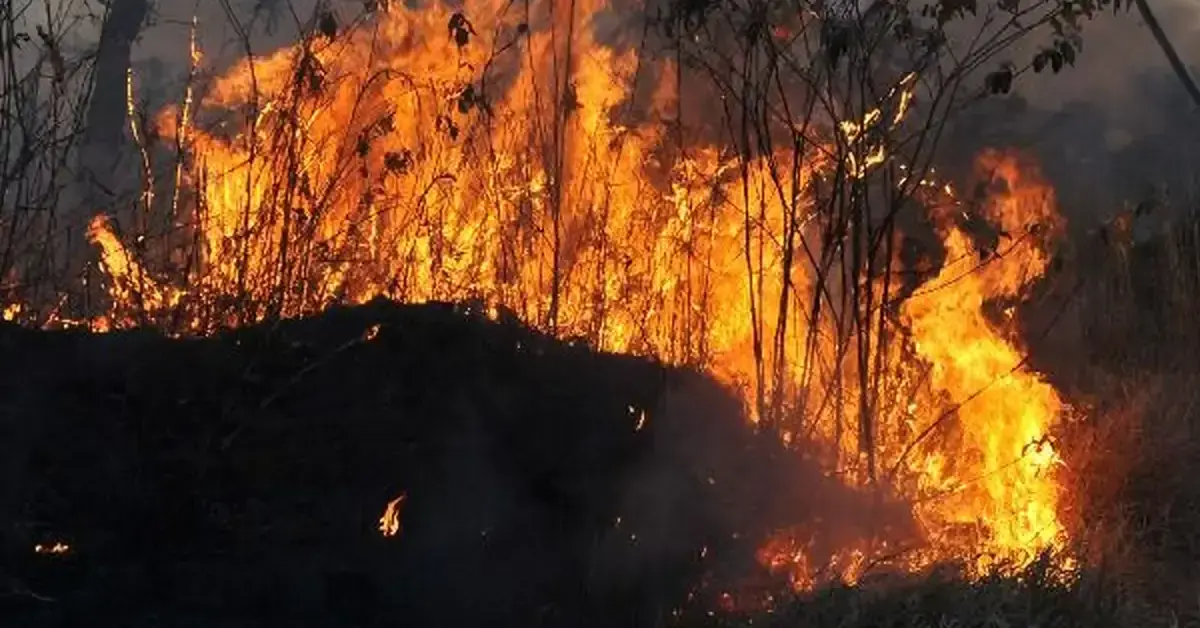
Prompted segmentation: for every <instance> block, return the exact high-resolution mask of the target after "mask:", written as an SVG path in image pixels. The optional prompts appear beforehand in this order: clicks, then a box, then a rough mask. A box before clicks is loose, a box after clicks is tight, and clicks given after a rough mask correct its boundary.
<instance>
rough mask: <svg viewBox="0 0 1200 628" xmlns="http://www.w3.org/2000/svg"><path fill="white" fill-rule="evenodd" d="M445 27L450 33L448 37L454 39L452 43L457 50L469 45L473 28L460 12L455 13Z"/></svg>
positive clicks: (473, 31) (473, 32)
mask: <svg viewBox="0 0 1200 628" xmlns="http://www.w3.org/2000/svg"><path fill="white" fill-rule="evenodd" d="M446 26H447V28H448V29H449V31H450V37H451V38H453V39H454V43H455V44H456V45H457V46H458V47H459V48H462V47H463V46H466V45H467V44H468V43H470V41H471V35H474V34H475V28H474V27H473V26H471V22H470V20H468V19H467V16H465V15H463V13H462V11H455V12H454V15H451V16H450V22H449V23H448V24H447V25H446Z"/></svg>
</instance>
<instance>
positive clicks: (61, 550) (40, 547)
mask: <svg viewBox="0 0 1200 628" xmlns="http://www.w3.org/2000/svg"><path fill="white" fill-rule="evenodd" d="M69 551H71V546H70V545H67V544H66V543H62V542H59V541H55V542H54V543H38V544H37V545H34V546H33V553H35V554H53V555H62V554H66V553H67V552H69Z"/></svg>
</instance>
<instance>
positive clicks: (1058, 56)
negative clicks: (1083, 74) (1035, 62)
mask: <svg viewBox="0 0 1200 628" xmlns="http://www.w3.org/2000/svg"><path fill="white" fill-rule="evenodd" d="M1046 54H1047V55H1049V57H1050V68H1051V69H1052V70H1054V73H1055V74H1058V72H1059V71H1060V70H1062V67H1063V56H1062V53H1061V52H1059V51H1057V50H1050V51H1048V52H1047V53H1046Z"/></svg>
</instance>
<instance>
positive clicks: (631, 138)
mask: <svg viewBox="0 0 1200 628" xmlns="http://www.w3.org/2000/svg"><path fill="white" fill-rule="evenodd" d="M1093 8H1095V7H1090V6H1089V7H1080V5H1078V4H1077V3H1059V2H1058V1H1057V0H1035V1H1034V2H1031V3H1028V4H1022V3H1019V2H999V3H997V4H994V5H986V6H982V7H980V6H978V5H976V4H974V3H963V2H955V1H951V0H947V1H945V2H942V3H939V4H936V5H914V4H909V3H896V2H878V3H874V4H871V5H869V6H863V5H861V4H857V3H826V2H813V1H808V0H803V1H799V2H795V3H783V2H764V1H761V0H746V1H735V2H722V3H716V2H688V3H673V4H666V5H662V6H643V5H636V6H635V5H631V6H621V5H620V3H618V4H615V5H605V4H601V3H598V2H593V1H590V0H573V1H572V2H570V3H567V4H566V5H565V6H564V5H562V4H558V3H553V2H526V3H521V4H505V3H491V2H488V1H486V0H480V1H470V2H467V3H465V5H463V6H462V7H461V8H457V9H456V8H451V7H450V6H448V5H445V4H441V3H430V4H429V5H428V6H423V7H420V8H416V9H409V8H406V7H402V6H398V4H397V3H378V2H375V3H368V6H367V8H366V10H365V11H364V12H363V13H361V14H358V15H349V14H347V13H346V12H344V11H335V10H333V9H332V8H329V7H327V6H324V5H322V6H319V7H318V8H317V10H316V11H315V12H314V13H313V15H312V17H311V19H310V21H309V23H308V24H307V25H306V27H305V31H304V32H305V34H304V36H303V37H302V38H301V39H300V40H299V41H298V42H297V43H296V44H295V45H293V46H291V47H288V48H284V49H281V50H278V51H275V52H273V53H271V54H269V55H266V56H264V57H258V56H256V55H253V54H249V51H250V46H249V42H248V41H247V42H246V43H247V51H248V54H247V56H246V58H245V59H243V60H242V61H241V62H240V63H238V64H236V65H235V66H234V67H232V68H230V69H228V70H227V71H225V72H223V73H221V74H220V75H219V76H216V77H215V78H214V79H213V80H212V81H211V84H210V85H208V86H207V88H206V89H205V90H204V91H203V93H202V94H201V95H200V98H198V99H197V98H195V97H194V95H193V90H194V85H193V82H192V81H191V80H189V82H188V87H187V92H186V94H185V96H184V98H183V99H182V102H181V104H180V105H179V106H178V107H174V108H171V109H169V110H167V111H164V112H161V113H159V114H158V115H157V117H156V123H155V126H156V129H155V135H157V136H161V137H166V138H169V139H171V140H173V148H174V149H173V150H168V151H166V153H167V154H169V157H170V158H169V161H170V164H171V166H172V170H171V171H170V174H168V177H169V178H170V179H171V180H172V184H173V193H172V194H170V195H166V196H164V195H155V194H150V193H147V194H144V195H142V197H141V199H140V201H139V204H138V206H137V207H136V208H135V211H134V212H133V215H135V216H139V217H140V218H138V219H136V220H131V221H124V222H122V221H119V220H115V221H114V220H109V219H97V220H94V221H93V223H92V229H91V232H90V235H91V237H92V240H93V242H95V244H96V245H97V246H98V248H99V249H100V250H101V255H102V258H101V262H102V265H103V267H104V269H105V270H106V272H107V274H108V280H107V282H106V283H107V287H108V303H107V307H106V309H105V311H104V313H103V316H90V317H89V318H90V319H91V321H92V324H93V325H94V326H96V327H100V328H109V327H112V326H118V327H119V326H130V325H137V324H153V325H157V326H160V327H162V328H164V329H166V330H168V331H170V332H171V333H180V334H205V333H210V332H213V331H215V330H217V329H220V328H222V327H226V326H240V325H245V324H248V323H252V322H256V321H260V320H264V319H278V318H282V317H291V316H298V315H303V314H308V313H312V312H316V311H320V310H322V309H324V308H326V307H328V306H330V305H331V304H335V303H348V302H349V303H353V302H362V301H365V300H367V299H370V298H372V297H375V296H379V295H382V296H386V297H390V298H394V299H397V300H401V301H410V302H417V301H429V300H475V301H477V302H478V303H480V304H482V305H483V306H485V307H487V308H490V310H491V311H493V312H494V313H495V315H497V316H499V315H501V314H504V313H507V314H509V315H511V316H515V317H518V318H520V319H522V320H524V321H527V322H530V323H532V324H535V325H537V326H539V327H541V328H543V329H545V330H547V331H550V332H553V333H555V334H557V335H559V336H563V337H570V338H578V339H581V340H582V341H585V342H587V343H589V344H591V345H593V346H596V347H598V348H601V349H605V350H613V351H622V352H630V353H636V354H643V355H651V356H655V357H657V358H660V359H663V360H665V361H669V362H672V363H678V364H685V365H691V366H698V367H703V368H707V369H710V370H711V371H713V372H714V373H716V374H717V375H718V376H719V377H720V378H721V379H722V380H723V381H725V382H726V383H727V384H729V385H730V386H733V387H735V388H737V389H738V390H740V391H741V392H742V393H743V398H744V399H745V400H746V404H747V408H748V410H749V413H750V415H751V416H752V417H753V418H754V420H756V421H757V422H758V423H759V425H761V426H762V427H763V428H764V429H765V430H769V431H771V432H773V433H776V434H778V435H779V436H780V437H781V438H783V439H784V440H786V441H788V442H790V443H795V444H797V445H799V444H803V445H804V446H805V447H806V448H810V446H815V449H812V450H815V451H818V452H819V454H818V455H819V456H821V457H822V460H823V462H824V463H825V464H826V465H827V468H828V469H829V472H830V473H831V474H837V475H839V476H842V477H844V478H845V479H846V480H847V481H848V482H851V483H853V484H856V485H860V486H863V487H872V489H873V490H878V491H880V495H881V496H884V497H887V498H895V497H898V498H902V499H904V500H906V501H911V502H912V503H913V504H914V506H913V508H914V511H915V513H916V514H917V519H918V520H919V521H920V523H922V524H923V527H924V530H923V534H922V535H921V538H922V540H923V541H924V542H925V543H924V544H923V545H922V547H921V548H920V549H918V550H915V551H912V550H910V549H909V548H899V549H904V550H909V551H907V552H906V553H904V555H903V557H902V558H901V559H900V562H901V563H902V564H903V565H905V566H907V567H920V566H923V565H927V564H929V563H930V562H931V561H934V560H940V559H944V558H969V559H970V560H971V563H972V567H973V569H985V568H989V567H990V566H992V565H994V564H999V563H1004V562H1016V563H1018V564H1024V563H1027V562H1028V561H1029V560H1031V559H1032V554H1033V553H1036V552H1037V551H1040V550H1043V549H1061V547H1062V544H1063V540H1062V529H1061V525H1060V524H1059V523H1058V520H1057V518H1056V514H1055V512H1056V508H1057V506H1058V500H1059V495H1058V491H1057V488H1056V485H1055V483H1054V479H1053V476H1052V472H1053V466H1054V464H1055V461H1056V460H1057V456H1056V454H1055V452H1054V450H1053V446H1052V441H1051V440H1050V439H1049V437H1050V432H1051V430H1052V428H1053V427H1054V425H1055V423H1056V422H1057V421H1058V420H1060V418H1061V417H1062V415H1063V413H1064V412H1065V411H1066V407H1065V404H1064V403H1063V401H1062V400H1061V399H1060V398H1059V397H1058V395H1057V393H1056V392H1055V391H1054V389H1053V388H1052V387H1050V386H1049V385H1048V384H1046V383H1044V382H1043V381H1042V380H1041V379H1040V378H1039V377H1038V376H1037V375H1036V374H1034V373H1032V372H1030V371H1028V370H1026V369H1025V367H1024V362H1023V358H1022V349H1021V348H1020V343H1019V340H1017V338H1016V335H1015V334H1014V333H1012V332H1013V330H1014V328H1013V327H1012V326H1011V325H1009V324H1008V322H1007V320H1008V319H1007V318H1006V317H1005V316H1003V315H999V316H994V315H992V313H991V311H990V310H989V307H991V306H992V305H994V303H993V302H994V301H996V300H997V299H999V300H1000V301H1003V302H1004V303H1002V305H1006V306H1007V305H1011V304H1012V303H1013V302H1016V301H1018V300H1019V299H1020V298H1021V297H1022V295H1023V293H1024V291H1025V289H1026V288H1027V286H1028V285H1029V284H1030V282H1031V281H1033V280H1035V279H1036V278H1037V277H1038V276H1040V275H1041V273H1042V272H1043V271H1044V270H1045V269H1046V266H1047V264H1048V261H1049V256H1048V253H1047V250H1048V245H1049V243H1050V241H1051V239H1052V237H1053V236H1054V235H1055V234H1056V233H1058V231H1059V230H1060V228H1061V221H1060V219H1059V218H1058V217H1057V214H1056V212H1055V208H1054V200H1053V194H1052V192H1051V191H1050V190H1049V188H1048V186H1046V184H1045V183H1044V182H1043V181H1042V180H1041V179H1040V177H1039V176H1038V174H1037V173H1036V169H1035V168H1033V167H1032V166H1031V165H1029V164H1025V163H1023V162H1022V161H1021V160H1020V159H1019V158H1018V157H1015V156H1013V155H1009V154H1004V153H989V154H987V155H984V156H983V157H982V158H981V159H980V162H979V166H980V168H979V177H978V179H979V181H980V183H981V184H983V185H982V186H981V187H980V193H979V194H976V195H973V196H972V197H971V198H970V199H969V200H966V201H964V200H961V199H959V198H958V197H957V195H956V194H955V193H954V191H953V188H952V187H950V186H949V185H948V184H946V183H944V182H940V181H938V180H937V178H936V173H935V172H934V169H933V164H934V163H935V160H936V157H937V153H938V143H939V139H940V137H941V133H942V130H943V129H944V127H945V125H946V123H947V121H948V120H950V119H951V118H952V117H953V116H954V114H955V112H957V111H958V110H960V109H961V108H962V107H965V106H967V105H969V104H970V103H971V102H973V101H975V100H977V99H978V98H982V97H985V96H987V95H989V94H994V93H998V92H1005V91H1008V89H1009V88H1010V87H1011V85H1012V82H1013V80H1014V78H1015V77H1016V76H1017V75H1018V74H1020V73H1021V72H1023V71H1027V70H1033V71H1040V70H1041V69H1043V68H1045V67H1050V68H1051V69H1053V70H1055V71H1057V70H1059V69H1060V68H1061V67H1062V66H1063V64H1065V63H1070V62H1071V60H1072V59H1073V58H1074V55H1075V51H1076V48H1077V45H1078V41H1077V35H1076V32H1075V31H1076V30H1077V23H1076V21H1077V19H1078V16H1079V15H1081V14H1082V13H1084V12H1085V11H1084V9H1087V10H1091V9H1093ZM230 16H231V19H236V18H233V12H230ZM1041 29H1046V30H1049V31H1051V32H1053V33H1054V39H1053V45H1052V46H1051V47H1049V48H1045V49H1042V50H1041V51H1040V52H1038V53H1037V54H1036V55H1034V56H1033V57H1032V59H1031V60H1029V62H1028V63H1027V64H1025V65H1020V66H1018V65H1015V64H1013V63H1011V62H1005V63H1003V64H1001V63H998V62H999V61H1000V59H1001V57H1002V56H1004V55H1006V54H1007V53H1008V52H1009V51H1010V50H1012V47H1013V45H1014V44H1015V43H1016V42H1018V41H1020V40H1022V38H1024V37H1025V36H1027V35H1029V34H1030V33H1034V32H1037V31H1039V30H1041ZM238 30H242V26H241V25H238ZM192 52H193V54H192V59H193V68H192V71H191V72H189V77H194V76H196V70H197V69H198V68H199V67H200V65H201V63H202V57H201V55H200V54H199V53H200V51H199V50H197V49H195V43H194V41H193V51H192ZM997 67H998V68H999V69H997ZM130 101H131V102H132V97H131V99H130ZM133 129H134V130H135V131H137V132H138V134H137V135H138V137H139V138H140V139H141V140H142V141H141V144H140V148H141V154H142V156H143V163H144V165H145V167H144V169H143V172H144V173H145V177H146V180H145V181H144V183H145V188H146V190H148V191H153V190H155V189H157V188H158V185H159V184H158V182H157V181H155V180H154V178H155V177H156V176H157V175H156V174H155V173H156V172H157V169H156V167H155V166H157V165H158V164H156V163H155V162H156V161H158V160H160V159H161V157H160V154H161V153H162V151H155V150H151V149H152V148H153V147H151V146H150V145H149V144H148V142H146V141H145V137H146V135H147V134H146V133H145V131H146V129H144V128H141V127H139V126H138V125H137V124H135V125H134V126H133ZM156 225H157V226H156ZM131 244H133V245H136V246H130V245H131ZM993 309H995V308H993ZM1000 311H1001V312H1003V311H1005V310H1004V309H1003V308H1000ZM876 536H877V535H867V536H866V537H865V538H854V539H838V540H837V541H836V542H833V543H831V544H830V543H826V544H825V545H824V546H818V545H817V544H816V542H815V540H814V539H815V537H814V532H813V531H809V530H790V531H782V532H781V534H780V536H779V542H778V543H777V544H773V545H772V546H771V547H768V548H764V560H765V561H767V562H769V563H771V564H773V565H776V566H781V567H789V568H794V570H795V575H796V578H797V581H798V583H799V584H811V583H812V582H814V581H815V580H816V579H818V578H820V577H821V576H820V574H819V573H818V572H819V570H820V568H821V567H822V566H823V565H824V564H826V563H832V564H834V565H835V566H836V570H835V574H834V575H836V576H839V577H847V578H855V577H857V576H858V575H859V574H861V573H862V572H863V570H864V569H865V568H866V567H867V566H868V565H870V564H872V563H873V562H874V561H876V560H878V559H880V558H882V557H885V556H888V555H890V554H891V553H893V552H896V551H898V548H897V547H895V546H892V545H889V544H887V543H884V542H882V541H881V540H880V539H878V538H876ZM879 536H882V533H881V535H879ZM979 547H982V548H984V551H983V552H982V553H983V554H985V555H986V556H984V557H982V558H978V559H977V550H978V548H979Z"/></svg>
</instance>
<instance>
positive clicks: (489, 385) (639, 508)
mask: <svg viewBox="0 0 1200 628" xmlns="http://www.w3.org/2000/svg"><path fill="white" fill-rule="evenodd" d="M0 356H3V359H0V371H2V372H0V389H2V390H0V431H2V433H0V450H2V451H0V465H2V467H3V468H0V516H2V517H3V519H0V522H2V523H3V525H2V527H0V531H2V534H3V545H2V551H3V556H2V557H0V558H2V559H3V560H2V562H0V565H3V567H0V611H3V613H4V614H6V615H8V614H12V613H15V614H17V616H19V617H20V619H19V620H18V624H20V625H25V626H38V625H74V624H77V623H79V624H84V623H85V624H88V625H93V626H95V625H122V626H136V625H171V626H191V625H197V626H200V625H203V626H226V625H259V626H261V625H289V626H300V625H320V626H343V625H344V626H351V625H355V626H376V625H378V626H388V625H405V626H422V625H429V626H435V625H436V626H453V625H470V626H490V625H522V626H538V625H541V626H588V625H647V624H651V623H654V622H656V621H658V620H659V619H660V618H669V617H671V614H672V612H675V611H677V610H679V609H680V608H683V607H684V606H685V601H686V600H687V599H688V598H689V596H688V593H689V591H692V592H695V591H701V592H702V593H703V595H701V596H693V597H695V598H696V599H700V598H702V597H704V596H706V595H708V594H707V593H705V592H707V591H709V590H710V589H711V588H712V587H716V586H719V585H720V582H721V577H722V576H721V574H722V573H729V574H736V577H737V578H744V577H745V576H746V574H748V573H751V572H752V571H753V567H752V565H753V558H752V556H753V551H754V549H755V547H756V545H757V543H759V542H761V540H762V539H763V538H764V535H765V534H767V533H768V532H769V531H770V530H772V529H774V528H775V527H776V526H778V525H783V524H785V523H786V524H794V523H796V522H797V521H801V520H803V519H804V515H805V512H806V508H807V506H806V504H807V505H812V504H813V503H814V501H813V500H821V499H825V498H826V497H828V496H831V495H832V494H833V493H832V492H830V493H825V494H822V493H821V491H823V490H827V491H835V490H837V489H836V488H834V487H831V486H828V485H826V483H824V481H823V480H821V479H820V476H819V474H817V473H815V471H813V470H812V469H808V468H806V467H804V466H803V465H802V464H801V463H800V462H799V461H798V460H797V459H796V458H795V457H792V456H788V455H785V454H784V453H783V452H782V451H780V449H779V448H778V447H777V446H776V445H775V444H774V442H773V441H772V440H771V439H769V438H765V437H760V436H756V435H755V434H753V433H752V431H751V430H750V429H748V428H747V427H746V424H745V422H744V421H743V420H742V418H741V415H740V408H739V404H738V403H737V402H736V401H735V400H734V398H733V397H731V396H730V395H728V394H726V393H725V392H724V391H723V390H721V389H720V388H718V387H717V386H716V385H715V384H713V383H712V382H710V381H709V380H707V379H705V378H703V377H701V376H699V375H696V374H694V373H689V372H685V371H681V370H677V369H672V368H667V367H663V366H661V365H657V364H654V363H651V362H649V361H644V360H639V359H634V358H629V357H622V356H616V355H606V354H599V353H596V352H593V351H590V350H588V349H586V348H584V347H582V346H578V345H573V344H569V343H561V342H557V341H554V340H552V339H550V338H548V337H545V336H543V335H539V334H537V333H535V332H532V331H530V330H529V329H526V328H524V327H522V326H520V325H518V324H514V323H496V322H492V321H490V320H488V319H486V318H484V317H482V316H480V315H478V314H475V313H472V312H470V311H468V310H467V309H466V308H465V307H462V306H452V305H441V304H433V305H426V306H398V305H394V304H391V303H386V302H374V303H371V304H368V305H366V306H362V307H358V308H352V309H338V310H334V311H330V312H328V313H326V314H324V315H322V316H320V317H316V318H312V319H307V320H300V321H287V322H282V323H278V324H274V325H264V326H260V327H256V328H250V329H244V330H238V331H234V332H230V333H227V334H225V335H222V336H219V337H215V338H209V339H202V340H172V339H167V338H163V337H161V336H159V335H157V334H155V333H152V332H149V331H132V332H122V333H114V334H107V335H89V334H86V333H82V332H37V331H30V330H25V329H20V328H16V327H3V328H0ZM401 495H403V496H404V499H403V500H402V501H400V502H399V503H398V507H399V508H398V510H399V517H398V521H399V523H400V530H399V532H398V533H397V534H396V535H395V536H390V537H387V536H385V535H384V534H383V533H381V531H380V530H379V522H380V518H381V515H382V514H383V512H384V509H385V507H386V505H387V504H388V502H389V501H391V500H393V499H395V498H397V497H399V496H401ZM823 495H824V496H823ZM56 543H62V544H64V545H65V546H67V547H68V548H69V549H66V550H65V551H63V552H62V553H54V551H53V550H52V549H49V548H53V547H54V544H56ZM38 544H41V545H42V552H41V553H39V552H37V551H35V550H34V548H35V546H37V545H38ZM722 570H724V571H722ZM705 587H708V588H705ZM712 597H715V594H714V595H713V596H710V599H711V598H712ZM686 610H687V609H685V611H686ZM693 610H695V609H693Z"/></svg>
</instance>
